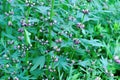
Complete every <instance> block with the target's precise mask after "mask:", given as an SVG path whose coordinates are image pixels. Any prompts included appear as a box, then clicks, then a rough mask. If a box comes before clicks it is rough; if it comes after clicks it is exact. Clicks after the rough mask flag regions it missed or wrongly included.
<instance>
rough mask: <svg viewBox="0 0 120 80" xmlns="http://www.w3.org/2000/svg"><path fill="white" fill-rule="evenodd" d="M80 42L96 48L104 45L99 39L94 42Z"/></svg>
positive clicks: (84, 40)
mask: <svg viewBox="0 0 120 80" xmlns="http://www.w3.org/2000/svg"><path fill="white" fill-rule="evenodd" d="M80 41H81V42H82V43H84V44H90V45H92V46H96V47H101V46H103V44H102V43H101V42H100V41H99V40H97V39H94V40H87V39H80Z"/></svg>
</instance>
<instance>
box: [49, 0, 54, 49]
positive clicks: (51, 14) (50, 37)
mask: <svg viewBox="0 0 120 80" xmlns="http://www.w3.org/2000/svg"><path fill="white" fill-rule="evenodd" d="M53 16H54V0H52V3H51V11H50V21H52V17H53ZM51 32H52V26H49V44H50V47H51V43H52V36H51Z"/></svg>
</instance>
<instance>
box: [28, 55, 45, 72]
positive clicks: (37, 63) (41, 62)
mask: <svg viewBox="0 0 120 80" xmlns="http://www.w3.org/2000/svg"><path fill="white" fill-rule="evenodd" d="M33 64H34V65H33V67H32V68H31V69H30V71H33V70H35V69H36V68H37V67H39V68H40V69H41V68H42V67H43V66H44V64H45V56H40V57H38V58H35V59H34V60H33Z"/></svg>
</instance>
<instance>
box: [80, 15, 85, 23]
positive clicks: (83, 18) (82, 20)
mask: <svg viewBox="0 0 120 80" xmlns="http://www.w3.org/2000/svg"><path fill="white" fill-rule="evenodd" d="M84 18H85V14H83V16H82V19H81V22H82V23H83V21H84Z"/></svg>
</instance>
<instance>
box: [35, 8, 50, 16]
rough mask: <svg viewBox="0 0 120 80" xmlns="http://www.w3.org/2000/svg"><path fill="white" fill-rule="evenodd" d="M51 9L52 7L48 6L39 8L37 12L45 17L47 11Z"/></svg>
mask: <svg viewBox="0 0 120 80" xmlns="http://www.w3.org/2000/svg"><path fill="white" fill-rule="evenodd" d="M49 9H50V7H46V6H38V7H37V11H38V12H40V13H41V14H43V15H47V11H48V10H49Z"/></svg>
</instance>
